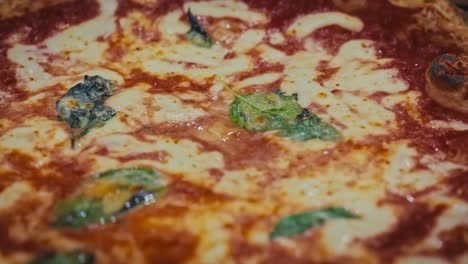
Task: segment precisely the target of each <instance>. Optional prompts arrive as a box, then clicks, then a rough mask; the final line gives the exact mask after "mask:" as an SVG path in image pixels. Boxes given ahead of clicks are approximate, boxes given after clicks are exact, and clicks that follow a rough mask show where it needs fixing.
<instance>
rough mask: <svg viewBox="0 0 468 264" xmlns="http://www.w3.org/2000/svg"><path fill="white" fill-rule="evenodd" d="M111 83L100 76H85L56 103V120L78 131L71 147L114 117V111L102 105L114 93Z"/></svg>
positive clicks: (73, 137)
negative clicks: (93, 129) (81, 81)
mask: <svg viewBox="0 0 468 264" xmlns="http://www.w3.org/2000/svg"><path fill="white" fill-rule="evenodd" d="M114 90H115V87H114V84H113V83H112V81H110V80H107V79H104V78H102V77H100V76H97V75H96V76H85V77H84V82H83V83H79V84H77V85H75V86H73V87H72V88H70V90H68V92H67V93H66V94H65V95H64V96H62V98H60V99H59V100H58V101H57V102H56V105H55V107H56V110H57V113H58V118H59V120H61V121H64V122H66V123H67V124H68V126H70V128H75V129H79V130H80V132H79V133H78V134H75V133H74V134H73V136H72V146H73V145H74V142H75V140H76V139H78V138H80V137H83V136H85V135H86V134H87V133H88V132H89V131H90V130H91V129H92V128H94V127H99V126H102V125H103V124H104V122H106V121H107V120H109V119H110V118H112V117H113V116H114V115H115V111H114V110H113V109H111V108H110V107H107V106H105V105H104V101H105V100H106V99H107V98H109V97H110V96H111V95H112V93H113V92H114Z"/></svg>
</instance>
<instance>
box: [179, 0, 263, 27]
mask: <svg viewBox="0 0 468 264" xmlns="http://www.w3.org/2000/svg"><path fill="white" fill-rule="evenodd" d="M189 8H190V10H191V11H192V13H193V14H196V15H199V16H211V17H233V18H238V19H240V20H243V21H246V22H249V23H253V24H264V23H266V22H268V18H267V17H266V16H265V14H262V13H258V12H254V11H251V10H249V7H248V6H247V5H246V4H244V3H242V2H238V1H205V2H189V3H186V4H185V5H184V10H186V11H187V10H188V9H189Z"/></svg>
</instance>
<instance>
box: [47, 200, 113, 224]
mask: <svg viewBox="0 0 468 264" xmlns="http://www.w3.org/2000/svg"><path fill="white" fill-rule="evenodd" d="M108 220H109V218H108V216H107V215H106V214H105V213H104V209H103V206H102V203H101V201H99V200H97V199H92V198H88V197H84V196H79V197H75V198H69V199H65V200H62V201H59V202H58V203H57V205H56V206H55V226H57V227H71V228H80V227H83V226H85V225H88V224H103V223H105V222H107V221H108Z"/></svg>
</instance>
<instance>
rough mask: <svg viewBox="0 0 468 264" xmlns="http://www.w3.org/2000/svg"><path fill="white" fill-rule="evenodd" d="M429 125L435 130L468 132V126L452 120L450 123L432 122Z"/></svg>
mask: <svg viewBox="0 0 468 264" xmlns="http://www.w3.org/2000/svg"><path fill="white" fill-rule="evenodd" d="M429 124H430V126H431V127H432V128H434V129H452V130H456V131H467V130H468V124H466V123H464V122H461V121H457V120H452V121H449V122H447V121H442V120H432V121H430V123H429Z"/></svg>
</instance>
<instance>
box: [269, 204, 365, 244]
mask: <svg viewBox="0 0 468 264" xmlns="http://www.w3.org/2000/svg"><path fill="white" fill-rule="evenodd" d="M333 218H354V219H355V218H358V217H357V216H356V215H354V214H353V213H351V212H350V211H348V210H346V209H344V208H340V207H329V208H325V209H321V210H315V211H309V212H304V213H299V214H293V215H289V216H286V217H284V218H282V219H281V220H280V221H279V222H278V223H277V224H276V225H275V227H274V228H273V231H272V232H271V234H270V238H271V239H275V238H278V237H291V236H295V235H299V234H302V233H304V232H305V231H306V230H308V229H311V228H313V227H316V226H320V225H322V224H323V223H325V222H326V221H327V220H329V219H333Z"/></svg>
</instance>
